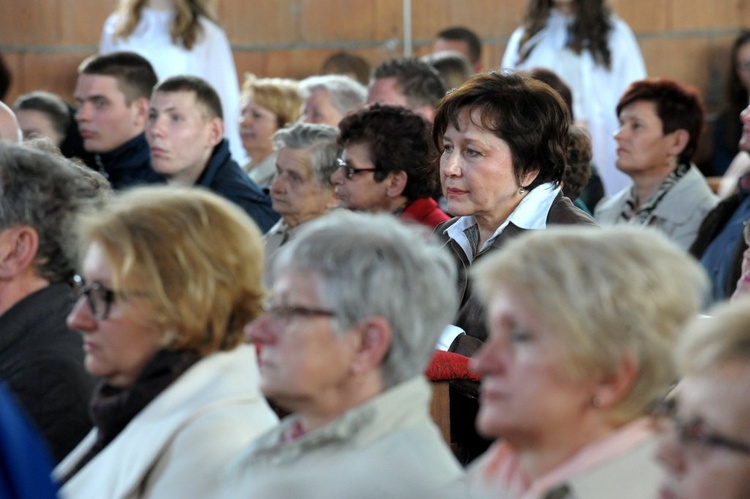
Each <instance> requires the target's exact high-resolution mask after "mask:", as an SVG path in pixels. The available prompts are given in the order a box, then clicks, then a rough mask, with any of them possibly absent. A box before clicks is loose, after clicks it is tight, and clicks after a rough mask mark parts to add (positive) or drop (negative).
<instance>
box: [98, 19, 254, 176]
mask: <svg viewBox="0 0 750 499" xmlns="http://www.w3.org/2000/svg"><path fill="white" fill-rule="evenodd" d="M172 16H173V12H172V11H169V10H154V9H151V8H149V7H143V10H142V11H141V20H140V22H139V23H138V26H136V28H135V31H133V33H132V34H131V35H130V36H129V37H128V38H125V39H123V38H115V37H114V33H115V31H116V30H117V27H118V25H119V22H120V17H119V15H118V14H117V13H114V14H112V15H110V16H109V17H108V18H107V20H106V21H105V23H104V29H103V30H102V39H101V43H100V44H99V53H101V54H108V53H110V52H115V51H120V50H127V51H131V52H135V53H137V54H139V55H141V56H143V57H145V58H146V59H148V61H149V62H150V63H151V65H152V66H153V67H154V71H156V75H157V76H158V78H159V81H161V80H163V79H165V78H168V77H170V76H176V75H191V76H198V77H200V78H203V79H204V80H206V81H207V82H208V83H209V84H210V85H211V86H212V87H213V88H214V89H215V90H216V92H217V93H218V94H219V97H220V98H221V105H222V110H223V113H224V130H225V137H226V138H227V140H229V150H230V151H231V152H232V158H234V160H235V161H237V163H239V164H244V163H245V161H246V158H247V153H246V152H245V149H244V148H243V147H242V141H241V140H240V125H239V120H240V86H239V83H238V80H237V69H236V68H235V65H234V59H233V58H232V48H231V47H230V46H229V41H228V40H227V37H226V35H225V34H224V31H222V29H221V28H220V27H218V26H217V25H216V24H214V23H213V22H211V21H209V20H208V19H206V18H201V19H200V25H201V27H202V28H203V33H202V34H201V35H200V36H199V38H198V40H197V41H196V42H195V44H194V45H193V48H192V49H191V50H187V49H186V48H185V47H183V46H182V45H175V44H174V43H173V42H172V38H171V36H170V34H169V29H170V25H171V23H172Z"/></svg>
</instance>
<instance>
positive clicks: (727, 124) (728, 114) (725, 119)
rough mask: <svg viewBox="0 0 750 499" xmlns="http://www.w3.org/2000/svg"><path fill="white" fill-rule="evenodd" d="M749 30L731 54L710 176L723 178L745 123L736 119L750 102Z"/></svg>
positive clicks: (713, 142) (737, 41)
mask: <svg viewBox="0 0 750 499" xmlns="http://www.w3.org/2000/svg"><path fill="white" fill-rule="evenodd" d="M748 89H750V30H745V31H742V32H741V33H740V34H739V35H738V36H737V38H735V40H734V42H733V43H732V48H731V50H730V52H729V73H728V74H727V78H726V93H725V97H724V107H723V108H722V109H721V111H720V112H719V113H718V115H717V117H716V120H715V121H714V124H713V134H712V147H713V150H712V152H711V165H710V169H709V174H710V175H713V176H721V175H724V173H725V172H726V171H727V168H729V164H730V163H731V162H732V160H733V159H734V157H735V156H737V153H739V152H740V150H739V148H738V147H737V144H738V143H739V141H740V135H741V134H742V123H741V122H740V121H739V120H738V119H737V117H738V116H739V115H740V113H741V112H742V110H743V109H745V108H746V107H747V104H748V102H750V92H749V91H748Z"/></svg>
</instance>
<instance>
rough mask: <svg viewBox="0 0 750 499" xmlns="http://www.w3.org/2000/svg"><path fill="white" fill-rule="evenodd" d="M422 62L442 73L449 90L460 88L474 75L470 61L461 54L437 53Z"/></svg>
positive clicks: (451, 52) (426, 57)
mask: <svg viewBox="0 0 750 499" xmlns="http://www.w3.org/2000/svg"><path fill="white" fill-rule="evenodd" d="M422 60H423V61H424V62H426V63H427V64H429V65H430V66H432V67H433V68H435V70H437V72H438V73H440V77H441V78H442V79H443V81H444V82H445V86H446V88H447V89H448V90H451V89H453V88H456V87H458V86H460V85H461V84H462V83H463V82H465V81H466V80H468V79H469V78H470V77H471V75H472V74H474V71H473V70H472V68H471V65H470V64H469V61H468V60H467V59H466V57H464V56H463V55H462V54H461V53H460V52H455V51H441V52H436V53H434V54H431V55H426V56H424V57H422Z"/></svg>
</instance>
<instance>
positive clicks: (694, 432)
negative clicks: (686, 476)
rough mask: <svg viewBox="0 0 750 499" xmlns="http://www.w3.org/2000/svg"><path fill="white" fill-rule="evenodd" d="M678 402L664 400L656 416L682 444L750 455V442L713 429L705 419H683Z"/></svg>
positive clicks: (673, 399)
mask: <svg viewBox="0 0 750 499" xmlns="http://www.w3.org/2000/svg"><path fill="white" fill-rule="evenodd" d="M676 402H677V401H676V400H675V398H674V397H670V398H669V399H668V400H664V401H662V402H661V403H660V404H659V406H658V407H657V409H656V411H655V414H654V416H655V417H656V418H657V419H658V420H659V421H660V422H661V423H662V424H663V425H664V426H663V427H664V428H665V429H670V430H671V431H672V432H673V433H674V434H675V435H676V436H677V440H678V441H679V442H680V444H682V445H684V446H696V447H702V448H705V449H708V448H712V447H719V448H722V449H728V450H731V451H733V452H738V453H740V454H744V455H748V456H750V443H748V442H743V441H741V440H736V439H733V438H729V437H725V436H723V435H720V434H718V433H716V432H714V431H711V429H709V428H708V427H707V425H706V423H705V421H702V420H700V419H694V420H692V421H683V420H682V418H680V417H679V416H678V415H677V403H676Z"/></svg>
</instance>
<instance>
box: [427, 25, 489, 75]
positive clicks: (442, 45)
mask: <svg viewBox="0 0 750 499" xmlns="http://www.w3.org/2000/svg"><path fill="white" fill-rule="evenodd" d="M446 51H456V52H459V53H461V55H463V56H464V57H465V58H466V60H467V61H469V63H470V64H471V68H472V70H473V72H474V73H480V72H481V71H482V41H481V40H480V39H479V37H478V36H477V35H476V33H474V32H473V31H471V30H470V29H468V28H463V27H460V26H455V27H452V28H446V29H444V30H443V31H441V32H440V33H438V34H437V36H436V37H435V40H434V41H433V42H432V53H433V54H437V53H440V52H446ZM451 88H452V87H451Z"/></svg>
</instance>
